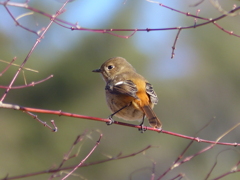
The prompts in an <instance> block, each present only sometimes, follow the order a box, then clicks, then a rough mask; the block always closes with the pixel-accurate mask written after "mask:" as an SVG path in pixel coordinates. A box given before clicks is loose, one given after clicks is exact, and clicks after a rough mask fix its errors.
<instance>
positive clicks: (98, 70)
mask: <svg viewBox="0 0 240 180" xmlns="http://www.w3.org/2000/svg"><path fill="white" fill-rule="evenodd" d="M92 72H101V69H94V70H92Z"/></svg>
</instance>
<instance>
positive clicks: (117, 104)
mask: <svg viewBox="0 0 240 180" xmlns="http://www.w3.org/2000/svg"><path fill="white" fill-rule="evenodd" d="M93 72H98V73H101V74H102V77H103V79H104V81H105V82H106V87H105V92H106V100H107V104H108V106H109V108H110V110H111V112H112V114H111V115H110V116H109V119H110V120H111V122H110V123H108V124H112V123H113V122H114V121H113V119H112V117H113V116H114V115H116V116H117V117H119V118H122V119H124V120H130V121H132V120H140V119H142V122H141V124H140V125H141V127H142V128H141V130H143V123H144V118H145V116H146V117H147V118H148V121H149V123H150V125H151V126H152V127H153V128H157V129H161V128H162V123H161V121H160V120H159V119H158V117H157V116H156V114H155V113H154V111H153V106H154V104H157V102H158V98H157V95H156V93H155V92H154V90H153V86H152V85H151V84H150V83H149V82H148V81H147V80H146V79H145V78H144V77H143V76H141V75H140V74H138V73H137V72H136V70H135V69H134V67H133V66H132V65H131V64H130V63H128V62H127V61H126V59H124V58H122V57H114V58H110V59H108V60H107V61H106V62H104V63H103V64H102V66H101V67H100V68H99V69H95V70H93Z"/></svg>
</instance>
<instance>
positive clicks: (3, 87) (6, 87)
mask: <svg viewBox="0 0 240 180" xmlns="http://www.w3.org/2000/svg"><path fill="white" fill-rule="evenodd" d="M52 77H53V75H50V76H48V77H47V78H45V79H42V80H40V81H36V82H31V83H30V84H26V85H22V86H12V87H11V88H10V89H22V88H26V87H30V86H35V85H37V84H40V83H42V82H44V81H47V80H48V79H50V78H52ZM0 88H2V89H8V88H9V87H8V86H1V85H0Z"/></svg>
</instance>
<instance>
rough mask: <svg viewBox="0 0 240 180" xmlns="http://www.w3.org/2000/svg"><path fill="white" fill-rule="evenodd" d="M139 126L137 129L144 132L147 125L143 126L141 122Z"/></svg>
mask: <svg viewBox="0 0 240 180" xmlns="http://www.w3.org/2000/svg"><path fill="white" fill-rule="evenodd" d="M140 126H141V127H140V128H139V129H138V130H139V131H140V132H141V133H144V132H145V131H146V130H147V127H146V126H144V125H143V124H140Z"/></svg>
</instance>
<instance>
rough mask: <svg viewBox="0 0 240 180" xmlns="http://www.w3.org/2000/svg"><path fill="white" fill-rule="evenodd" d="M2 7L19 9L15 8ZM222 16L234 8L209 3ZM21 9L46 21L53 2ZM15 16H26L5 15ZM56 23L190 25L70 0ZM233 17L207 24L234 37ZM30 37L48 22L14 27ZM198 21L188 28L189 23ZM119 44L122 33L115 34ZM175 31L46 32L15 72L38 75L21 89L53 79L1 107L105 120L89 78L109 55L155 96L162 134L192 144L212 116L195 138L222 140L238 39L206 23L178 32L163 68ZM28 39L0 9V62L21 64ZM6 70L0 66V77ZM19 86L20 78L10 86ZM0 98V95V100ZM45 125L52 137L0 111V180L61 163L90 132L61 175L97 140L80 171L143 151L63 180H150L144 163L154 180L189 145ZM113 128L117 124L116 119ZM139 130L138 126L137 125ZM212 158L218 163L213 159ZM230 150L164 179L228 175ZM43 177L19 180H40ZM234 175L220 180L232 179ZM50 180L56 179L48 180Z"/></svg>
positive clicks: (156, 13)
mask: <svg viewBox="0 0 240 180" xmlns="http://www.w3.org/2000/svg"><path fill="white" fill-rule="evenodd" d="M11 2H19V3H23V2H25V1H23V0H22V1H20V0H15V1H11ZM197 2H198V1H197V0H195V1H190V0H185V1H178V0H171V1H169V0H163V1H161V3H163V4H165V5H167V6H170V7H172V8H176V9H178V10H180V11H182V12H190V13H191V14H196V12H197V10H198V9H200V10H201V11H200V14H199V16H202V17H207V18H214V17H218V16H220V15H221V13H220V12H219V11H218V10H217V9H216V7H214V6H213V5H212V4H211V3H210V2H209V1H207V0H205V1H204V2H203V3H201V4H200V5H198V6H197V7H192V6H191V5H193V4H195V3H197ZM219 2H220V3H221V5H222V7H223V8H225V9H226V10H231V9H232V7H233V5H234V4H236V5H237V6H239V5H240V4H239V1H235V0H228V1H219ZM29 5H30V6H32V7H34V8H37V9H39V10H42V11H44V12H47V13H49V14H54V13H55V12H56V11H57V10H58V9H59V8H60V7H61V6H62V1H61V0H58V1H57V0H51V1H49V0H42V1H36V0H32V1H30V3H29ZM9 9H10V11H11V12H12V14H13V15H14V16H15V17H18V16H19V15H22V14H24V13H26V12H29V11H28V10H26V9H24V8H19V7H14V6H11V7H10V6H9ZM65 9H66V12H65V13H63V14H62V15H61V16H59V18H61V19H64V20H66V21H68V22H71V23H76V22H78V24H79V26H82V27H85V28H96V29H107V28H114V29H117V28H133V29H135V28H169V27H180V26H181V27H183V26H191V25H193V24H194V19H193V18H192V17H187V16H186V15H183V14H180V13H177V12H174V11H171V10H169V9H166V8H163V7H161V6H159V5H158V4H156V3H151V2H148V1H144V0H141V1H139V0H125V1H124V0H101V1H100V0H99V1H93V0H92V1H89V0H88V1H87V0H76V1H73V2H71V3H69V4H68V5H67V6H66V8H65ZM239 20H240V19H239V16H238V15H237V16H234V17H232V16H229V17H227V18H224V19H222V20H220V21H218V22H217V23H219V25H221V26H222V27H223V28H225V29H227V30H229V31H233V32H234V33H236V34H239V35H240V24H239ZM19 22H20V23H22V24H23V25H25V26H27V27H28V28H30V29H34V30H39V29H41V28H42V27H46V26H47V24H48V23H49V18H46V17H44V16H42V15H39V14H37V13H34V14H33V15H29V16H25V17H23V18H21V19H20V20H19ZM200 22H203V21H200V20H198V23H200ZM119 34H121V35H126V36H127V35H129V34H130V32H119ZM176 34H177V31H176V30H166V31H152V32H137V33H136V34H134V36H132V37H131V38H129V39H124V38H119V37H115V36H112V35H109V34H102V33H93V32H86V31H71V30H69V29H65V28H63V27H60V26H58V25H56V24H54V25H53V26H52V27H51V28H50V29H49V30H48V32H47V33H46V35H45V36H44V39H42V41H41V43H40V44H39V45H38V46H37V47H36V49H35V50H34V52H33V54H32V55H31V57H30V59H29V60H28V62H27V64H26V66H25V67H28V68H32V69H35V70H38V71H39V73H34V72H30V71H26V70H25V71H24V73H25V77H26V80H27V82H28V83H30V82H32V81H38V80H41V79H44V78H46V77H47V76H49V75H51V74H53V75H54V78H52V79H50V80H48V81H46V82H44V83H42V84H39V85H36V86H34V87H29V88H24V89H17V90H11V91H10V92H9V94H8V95H7V97H6V99H5V100H4V102H5V103H12V104H18V105H21V106H27V107H35V108H42V109H52V110H62V111H66V112H71V113H78V114H83V115H89V116H96V117H102V118H106V117H108V116H109V114H110V111H109V110H108V107H107V105H106V103H105V96H104V82H103V81H102V79H101V77H100V75H99V74H95V73H92V72H91V71H92V70H93V69H96V68H98V67H99V66H100V65H101V64H102V63H103V62H104V61H105V60H107V59H108V58H110V57H114V56H122V57H125V58H126V59H127V60H128V61H129V62H130V63H131V64H132V65H133V66H134V67H135V68H136V69H137V71H138V72H139V73H140V74H142V75H143V76H145V77H146V78H147V79H148V80H149V82H151V83H152V84H153V86H154V89H155V91H156V92H157V94H158V97H159V103H158V105H157V106H156V107H155V109H154V110H155V112H156V114H157V115H158V116H159V118H160V119H161V120H162V123H163V129H165V130H168V131H173V132H176V133H181V134H185V135H189V136H194V135H195V133H196V132H197V131H198V130H200V129H201V128H202V127H203V126H204V125H205V124H206V123H208V122H209V121H210V120H211V119H213V117H215V119H214V120H213V122H212V123H211V124H210V125H208V126H207V127H206V128H205V129H204V130H202V131H201V132H200V133H199V134H198V136H199V137H200V138H204V139H209V140H216V139H217V138H218V137H219V136H220V135H222V134H223V133H224V132H225V131H227V130H228V129H230V128H231V127H233V126H234V125H236V124H237V123H239V117H240V72H239V70H240V61H239V60H240V58H239V53H240V51H239V47H240V39H239V38H238V37H234V36H231V35H229V34H227V33H224V32H223V31H221V30H220V29H218V28H217V27H216V26H214V25H213V24H209V25H206V26H202V27H199V28H196V29H189V30H182V32H181V34H180V37H179V39H178V41H177V45H176V50H175V57H174V58H173V59H171V52H172V45H173V42H174V39H175V37H176ZM36 39H37V37H36V35H34V34H32V33H30V32H28V31H26V30H24V29H22V28H20V27H17V26H15V23H14V21H13V20H12V19H11V17H10V16H9V14H8V13H7V11H6V9H5V8H4V7H3V6H2V5H0V59H2V60H5V61H10V60H11V59H12V58H13V57H15V56H16V57H17V60H16V61H15V63H17V64H21V63H22V62H23V60H24V59H25V57H26V55H27V53H28V52H29V50H30V49H31V47H32V46H33V44H34V43H35V41H36ZM5 67H6V64H4V63H1V62H0V71H2V70H3V69H4V68H5ZM16 71H17V67H13V66H12V67H11V68H10V69H9V70H8V71H7V72H6V73H4V74H3V75H2V76H1V77H0V84H1V85H8V84H9V83H10V81H11V79H12V77H13V75H14V74H15V73H16ZM22 84H24V78H23V74H20V75H19V77H18V78H17V81H16V82H15V83H14V85H22ZM4 91H5V90H4V89H0V96H2V95H3V93H4ZM37 115H38V117H39V118H40V119H41V120H43V121H47V122H48V123H49V122H50V120H51V119H54V120H55V122H56V124H57V126H58V129H59V131H58V132H57V133H52V132H50V131H49V130H48V129H47V128H45V127H43V126H42V125H41V124H39V123H38V122H37V121H36V120H34V119H33V118H31V117H30V116H28V115H27V114H25V113H23V112H20V111H14V110H9V109H0V178H4V177H5V176H6V175H7V174H9V176H15V175H20V174H26V173H31V172H37V171H42V170H48V169H50V168H51V167H54V166H57V165H59V163H60V162H61V161H62V158H63V155H64V154H65V153H66V152H67V151H68V149H69V148H70V147H71V145H72V143H73V141H74V140H75V138H76V137H77V135H79V134H82V133H84V132H85V131H88V132H91V133H89V135H88V136H87V138H86V139H85V141H84V143H81V149H80V153H79V156H78V157H76V158H74V159H71V160H69V161H68V162H67V163H66V164H65V166H67V165H74V164H77V163H79V162H80V161H81V160H82V158H84V157H85V156H86V155H87V153H88V152H89V151H90V150H91V148H92V147H93V146H94V145H95V142H96V141H97V140H98V138H99V133H98V131H100V132H101V133H103V138H102V140H101V144H100V145H99V146H98V147H97V149H96V150H95V152H94V153H93V155H92V156H91V157H90V158H89V159H88V160H87V161H86V162H87V163H91V162H95V161H99V160H103V159H107V158H109V157H114V156H117V155H118V154H119V153H122V154H123V155H127V154H132V153H135V152H138V151H140V150H142V149H144V148H145V147H147V146H148V145H152V146H154V147H155V148H151V149H150V150H148V151H146V153H145V154H140V155H138V156H134V157H129V158H127V159H122V160H116V161H111V162H107V163H104V164H99V165H93V166H89V167H85V168H80V169H78V170H77V171H76V172H75V174H78V175H79V176H81V177H79V176H71V177H69V178H68V179H89V180H92V179H99V180H103V179H104V180H106V179H116V180H122V179H129V178H130V176H131V175H132V179H139V180H143V179H150V177H151V173H152V170H151V168H152V163H153V162H155V163H156V167H155V175H156V177H157V176H159V175H160V174H162V173H163V172H164V171H166V169H167V168H169V167H170V166H171V165H172V162H173V161H174V160H175V159H176V158H177V157H178V156H179V155H180V153H181V152H182V151H183V149H184V148H185V147H186V146H187V144H188V143H189V140H185V139H181V138H178V137H174V136H170V135H165V134H157V133H154V132H150V131H147V132H145V133H143V134H141V133H139V132H138V131H137V130H136V129H132V128H128V127H122V126H117V125H112V126H107V125H106V124H105V123H101V122H96V121H91V120H85V119H74V118H69V117H58V116H54V115H46V114H37ZM116 120H119V119H117V118H116ZM135 123H136V124H138V122H135ZM146 124H147V122H146ZM239 139H240V137H239V128H237V129H235V130H233V131H231V132H230V133H229V134H228V135H226V136H225V137H224V138H223V139H222V140H221V141H225V142H238V143H239V142H240V141H239ZM206 146H208V144H204V143H193V145H192V146H191V148H190V149H189V150H188V152H187V153H186V156H187V155H192V154H195V153H197V152H198V151H200V150H201V149H202V148H204V147H206ZM218 154H219V155H218ZM239 159H240V155H239V147H235V148H234V147H227V146H219V145H218V146H215V147H214V148H213V149H211V150H209V151H207V152H206V153H203V154H201V155H199V156H198V157H196V158H194V159H192V160H191V161H189V162H187V163H185V164H183V165H181V166H180V167H178V168H175V169H174V170H172V171H171V172H170V173H169V174H168V175H167V176H166V177H165V179H170V178H173V177H175V176H176V175H177V174H179V173H183V174H185V176H186V177H187V178H188V179H195V180H198V179H199V180H200V179H204V178H205V177H206V175H207V174H208V172H209V171H210V169H211V167H212V166H213V164H214V162H215V161H216V160H217V162H218V163H217V166H216V168H215V170H214V171H213V173H212V176H211V177H212V178H213V177H216V176H218V175H221V174H223V173H225V172H228V171H230V170H231V169H232V168H233V166H234V165H235V164H236V163H237V162H238V161H239ZM49 176H50V175H49V174H45V175H41V176H35V177H29V178H25V179H29V180H33V179H34V180H35V179H37V180H38V179H39V180H40V179H48V178H49ZM187 178H186V179H187ZM239 178H240V174H239V173H238V174H237V173H236V174H232V175H229V176H227V177H225V178H222V179H224V180H227V179H231V180H232V179H233V180H234V179H236V180H237V179H239ZM56 179H58V178H56Z"/></svg>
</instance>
